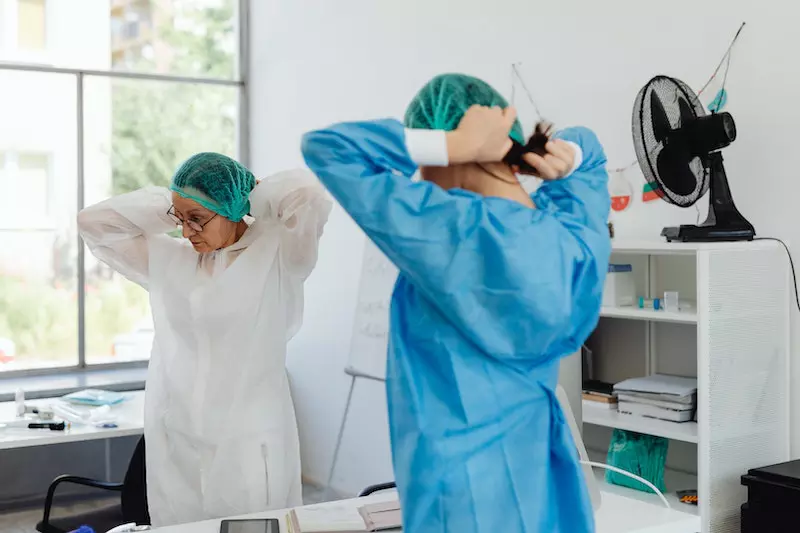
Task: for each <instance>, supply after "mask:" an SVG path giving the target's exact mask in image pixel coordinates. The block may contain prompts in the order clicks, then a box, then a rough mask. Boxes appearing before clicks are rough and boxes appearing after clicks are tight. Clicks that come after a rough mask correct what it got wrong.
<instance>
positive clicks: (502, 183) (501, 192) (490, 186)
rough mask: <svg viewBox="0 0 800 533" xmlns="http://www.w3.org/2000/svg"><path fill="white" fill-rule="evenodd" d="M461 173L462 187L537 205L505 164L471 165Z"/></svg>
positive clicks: (525, 203)
mask: <svg viewBox="0 0 800 533" xmlns="http://www.w3.org/2000/svg"><path fill="white" fill-rule="evenodd" d="M459 174H460V176H459V177H460V178H461V179H460V182H461V183H460V184H459V186H460V187H461V188H462V189H466V190H469V191H472V192H474V193H477V194H480V195H482V196H487V197H496V198H505V199H507V200H512V201H514V202H517V203H520V204H522V205H524V206H526V207H530V208H534V207H535V206H534V204H533V200H531V197H530V195H528V193H527V192H525V189H524V188H523V187H522V184H520V182H519V180H518V179H517V177H516V175H515V174H514V173H513V172H512V171H511V169H509V168H508V167H507V166H505V165H496V164H495V165H470V166H469V167H467V168H465V169H464V172H463V173H459Z"/></svg>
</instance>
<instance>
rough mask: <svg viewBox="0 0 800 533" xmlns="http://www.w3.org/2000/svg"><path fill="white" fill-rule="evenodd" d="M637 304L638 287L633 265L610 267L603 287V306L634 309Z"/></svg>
mask: <svg viewBox="0 0 800 533" xmlns="http://www.w3.org/2000/svg"><path fill="white" fill-rule="evenodd" d="M635 303H636V286H635V283H634V279H633V268H632V267H631V265H614V264H612V265H608V274H607V275H606V282H605V285H604V286H603V306H605V307H633V306H634V305H635Z"/></svg>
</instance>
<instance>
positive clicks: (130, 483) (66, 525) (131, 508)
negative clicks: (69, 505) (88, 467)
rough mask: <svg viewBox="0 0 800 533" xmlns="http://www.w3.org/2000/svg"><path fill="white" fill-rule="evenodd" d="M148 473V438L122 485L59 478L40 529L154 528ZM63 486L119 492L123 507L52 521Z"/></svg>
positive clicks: (62, 532) (57, 532)
mask: <svg viewBox="0 0 800 533" xmlns="http://www.w3.org/2000/svg"><path fill="white" fill-rule="evenodd" d="M146 479H147V471H146V468H145V455H144V437H142V438H141V439H139V443H138V444H137V445H136V449H135V450H134V451H133V456H132V457H131V462H130V463H129V464H128V471H127V472H126V473H125V479H124V481H123V482H122V483H108V482H105V481H97V480H94V479H87V478H83V477H77V476H60V477H58V478H56V479H55V480H54V481H53V483H52V484H51V485H50V488H49V489H48V491H47V499H46V500H45V503H44V518H43V519H42V521H41V522H39V523H38V524H37V525H36V530H37V531H39V532H41V533H68V532H70V531H75V530H76V529H78V528H79V527H80V526H90V527H91V528H92V529H94V530H95V531H98V532H101V531H108V530H109V529H112V528H114V527H116V526H118V525H120V524H129V523H132V522H135V523H136V524H138V525H150V513H149V512H148V511H147V485H146ZM62 483H73V484H76V485H83V486H85V487H92V488H96V489H103V490H107V491H113V492H119V493H120V503H118V504H113V505H109V506H107V507H103V508H101V509H97V510H94V511H90V512H88V513H82V514H76V515H72V516H65V517H62V518H51V516H50V514H51V511H52V509H53V497H54V496H55V493H56V489H57V488H58V486H59V485H61V484H62Z"/></svg>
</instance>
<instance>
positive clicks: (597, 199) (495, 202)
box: [303, 120, 611, 533]
mask: <svg viewBox="0 0 800 533" xmlns="http://www.w3.org/2000/svg"><path fill="white" fill-rule="evenodd" d="M559 136H560V137H561V138H563V139H565V140H568V141H571V142H574V143H576V144H578V145H579V146H580V147H581V149H582V151H583V160H582V163H581V164H580V166H579V168H578V169H577V170H576V171H575V172H573V174H572V175H570V176H569V177H567V178H565V179H562V180H558V181H548V182H544V184H543V185H542V186H541V187H540V188H539V189H538V190H537V191H536V193H535V194H534V195H533V201H534V203H535V204H536V209H530V208H528V207H525V206H523V205H521V204H519V203H517V202H513V201H510V200H507V199H502V198H492V197H483V196H480V195H478V194H475V193H472V192H469V191H465V190H461V189H453V190H449V191H445V190H443V189H442V188H440V187H438V186H437V185H435V184H433V183H430V182H425V181H422V182H412V180H410V179H409V178H410V177H411V176H413V175H414V173H415V171H416V170H417V165H416V164H415V162H414V161H412V159H411V156H410V154H409V152H408V149H407V147H406V142H405V130H404V128H403V127H402V125H401V124H400V123H399V122H397V121H393V120H384V121H375V122H361V123H347V124H341V125H337V126H333V127H331V128H329V129H326V130H322V131H317V132H312V133H309V134H307V135H306V136H305V138H304V140H303V154H304V157H305V160H306V163H307V164H308V165H309V167H310V168H311V169H312V170H313V171H314V172H315V173H316V174H317V176H318V177H319V178H320V180H321V181H322V183H323V184H324V185H325V186H326V187H327V188H328V190H329V191H330V192H331V194H333V196H334V197H335V198H336V199H337V200H338V201H339V203H340V204H341V205H342V207H344V209H345V210H346V211H347V212H348V213H349V214H350V215H351V216H352V217H353V219H354V220H355V221H356V223H357V224H358V225H359V226H360V227H361V228H362V229H363V230H364V231H365V232H366V234H367V235H368V236H369V238H370V239H372V241H373V242H374V243H375V244H376V245H377V246H378V247H379V248H380V249H381V250H382V251H383V253H385V254H386V256H387V257H388V258H389V259H390V260H391V261H392V262H393V263H394V264H395V265H396V266H397V267H398V269H399V271H400V275H399V276H398V279H397V283H396V285H395V289H394V293H393V296H392V303H391V311H390V340H389V354H388V365H387V380H386V391H387V397H388V406H389V421H390V432H391V442H392V456H393V460H394V469H395V475H396V482H397V487H398V491H399V493H400V499H401V502H402V508H403V524H404V530H405V531H410V532H413V533H444V532H447V533H545V532H546V533H554V532H563V533H584V532H590V531H594V518H593V512H592V506H591V502H590V499H589V494H588V491H587V488H586V486H585V482H584V479H583V473H582V470H581V468H580V466H579V464H578V456H577V451H576V447H575V444H574V442H573V440H572V435H571V433H570V431H569V427H568V425H567V424H566V422H565V420H564V418H563V416H562V412H561V409H560V407H559V404H558V402H557V400H556V398H555V392H554V391H555V387H556V384H557V380H558V366H559V360H560V358H561V357H564V356H566V355H569V354H572V353H574V352H575V351H577V350H578V349H579V348H580V347H581V345H582V344H583V342H584V341H585V340H586V338H587V337H588V336H589V334H590V333H591V332H592V330H593V329H594V327H595V326H596V324H597V321H598V316H599V312H600V304H601V293H602V286H603V281H604V279H605V273H606V271H607V269H608V261H609V254H610V248H611V245H610V239H609V234H608V227H607V218H608V212H609V205H610V200H609V195H608V189H607V181H608V174H607V172H606V168H605V167H606V158H605V155H604V152H603V149H602V146H601V145H600V143H599V142H598V140H597V138H596V136H595V135H594V134H593V133H592V132H591V131H589V130H587V129H583V128H576V129H569V130H565V131H564V132H561V133H560V134H559Z"/></svg>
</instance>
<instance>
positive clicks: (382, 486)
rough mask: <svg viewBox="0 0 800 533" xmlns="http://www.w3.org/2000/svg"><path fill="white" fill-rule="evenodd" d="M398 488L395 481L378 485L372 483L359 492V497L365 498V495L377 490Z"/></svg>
mask: <svg viewBox="0 0 800 533" xmlns="http://www.w3.org/2000/svg"><path fill="white" fill-rule="evenodd" d="M396 488H397V485H396V484H395V482H394V481H389V482H388V483H378V484H377V485H370V486H369V487H367V488H365V489H364V490H362V491H361V492H359V493H358V497H359V498H363V497H364V496H369V495H370V494H375V493H376V492H380V491H382V490H390V489H396Z"/></svg>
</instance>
